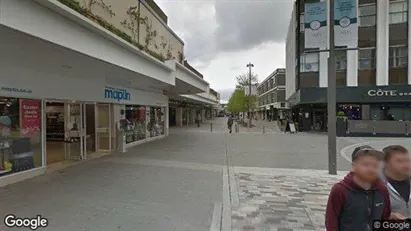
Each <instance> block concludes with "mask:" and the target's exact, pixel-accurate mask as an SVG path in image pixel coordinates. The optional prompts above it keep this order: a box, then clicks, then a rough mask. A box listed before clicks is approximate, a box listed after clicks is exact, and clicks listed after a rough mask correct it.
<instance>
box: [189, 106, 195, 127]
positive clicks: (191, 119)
mask: <svg viewBox="0 0 411 231" xmlns="http://www.w3.org/2000/svg"><path fill="white" fill-rule="evenodd" d="M195 118H196V110H195V109H194V108H190V124H194V123H195Z"/></svg>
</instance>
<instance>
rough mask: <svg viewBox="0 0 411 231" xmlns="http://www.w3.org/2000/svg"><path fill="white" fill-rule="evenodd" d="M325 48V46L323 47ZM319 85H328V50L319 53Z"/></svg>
mask: <svg viewBox="0 0 411 231" xmlns="http://www.w3.org/2000/svg"><path fill="white" fill-rule="evenodd" d="M322 49H324V48H322ZM318 59H319V60H318V61H319V78H320V79H319V85H320V86H319V87H327V86H328V52H321V53H319V57H318Z"/></svg>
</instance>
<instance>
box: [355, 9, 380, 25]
mask: <svg viewBox="0 0 411 231" xmlns="http://www.w3.org/2000/svg"><path fill="white" fill-rule="evenodd" d="M358 9H359V20H360V21H359V26H360V27H361V26H374V25H375V24H376V21H377V17H376V6H375V4H367V5H362V6H359V7H358Z"/></svg>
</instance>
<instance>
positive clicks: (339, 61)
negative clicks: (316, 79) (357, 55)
mask: <svg viewBox="0 0 411 231" xmlns="http://www.w3.org/2000/svg"><path fill="white" fill-rule="evenodd" d="M335 68H336V70H337V71H339V70H346V69H347V52H346V51H336V52H335Z"/></svg>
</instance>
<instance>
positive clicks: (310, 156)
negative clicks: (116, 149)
mask: <svg viewBox="0 0 411 231" xmlns="http://www.w3.org/2000/svg"><path fill="white" fill-rule="evenodd" d="M211 123H212V124H213V132H211V130H210V124H211ZM365 140H366V141H369V140H367V139H365ZM357 142H364V140H362V139H357V138H355V139H354V138H352V139H351V138H350V139H339V140H338V148H339V150H341V149H342V148H344V147H346V146H349V145H353V144H355V143H357ZM227 157H228V159H226V158H227ZM226 163H229V164H230V165H232V166H236V167H234V169H237V170H236V171H231V170H230V171H229V172H230V173H231V174H232V173H234V175H230V176H229V179H226V180H225V181H226V182H227V181H228V182H230V183H231V184H234V183H235V182H237V184H234V185H230V191H231V192H234V191H236V192H238V195H237V196H238V198H239V200H238V201H239V202H238V205H239V207H238V208H234V209H233V212H234V213H233V219H234V222H233V227H234V228H236V229H237V228H238V229H239V230H252V229H253V227H252V226H251V225H252V224H257V226H255V227H254V229H257V230H258V228H267V227H269V228H273V230H275V229H274V228H278V230H286V229H284V228H285V227H283V229H280V228H279V227H277V226H278V221H281V219H282V218H281V216H283V215H284V214H287V215H288V216H289V217H293V216H295V217H296V219H294V220H295V221H297V223H300V222H302V223H303V224H306V226H304V227H300V226H299V227H298V228H299V229H300V230H303V229H305V228H308V230H309V229H310V228H312V227H315V224H316V223H311V225H312V226H310V227H308V226H309V224H310V223H308V221H307V220H306V217H304V216H302V217H300V216H299V214H300V213H298V211H297V212H295V211H288V210H286V211H282V210H281V208H284V204H281V203H285V205H288V206H287V207H289V208H294V207H295V208H298V209H301V208H302V207H303V208H304V209H305V210H306V211H308V212H309V210H310V209H311V211H314V215H313V217H317V216H320V215H315V214H317V213H315V212H316V211H317V210H318V211H322V210H323V207H318V208H317V207H315V206H312V205H311V204H310V203H314V202H319V201H317V199H318V200H320V199H321V200H323V199H325V197H324V193H323V192H322V193H321V195H320V197H321V198H320V199H319V198H316V197H314V196H313V195H314V194H315V190H317V189H324V190H325V191H326V190H327V188H329V185H330V183H331V182H333V181H334V180H331V181H329V180H327V179H328V178H327V179H325V180H323V179H322V176H323V175H326V174H325V173H324V174H317V175H316V176H315V177H311V178H304V177H309V176H308V175H307V176H304V177H302V178H299V177H296V176H294V175H292V174H288V173H287V171H282V170H281V171H279V169H278V168H287V169H289V168H294V169H295V170H292V171H297V170H296V169H327V138H326V136H324V135H320V134H305V133H298V134H284V133H279V132H272V133H268V134H262V133H258V132H254V131H249V132H245V131H243V132H240V133H238V134H228V131H227V128H226V118H221V119H216V120H214V121H212V122H210V121H209V122H206V123H203V124H202V125H201V126H200V127H199V128H198V127H195V126H189V127H183V128H173V129H171V132H170V137H168V138H166V139H162V140H158V141H155V142H151V143H147V144H144V145H141V146H138V147H136V148H133V149H131V150H130V151H129V152H128V153H125V154H112V155H108V156H105V157H102V158H100V159H97V160H93V161H89V162H86V163H83V164H79V165H75V166H73V167H71V168H67V169H64V170H63V171H59V172H54V173H50V174H46V175H43V176H40V177H36V178H33V179H30V180H27V181H24V182H20V183H17V184H14V185H10V186H7V187H4V188H0V217H4V216H5V215H6V214H8V213H14V214H16V215H17V216H19V217H33V216H35V215H37V214H40V215H42V216H44V217H46V218H48V219H49V221H50V226H49V227H48V228H47V229H43V230H52V231H54V230H58V231H65V230H91V231H94V230H96V231H106V230H107V231H113V230H116V231H118V230H121V231H129V230H130V231H135V230H143V231H151V230H153V231H162V230H166V231H169V230H178V231H180V230H181V231H184V230H209V229H210V225H211V224H212V218H213V213H214V217H216V215H215V212H214V211H216V210H217V211H218V209H216V208H215V206H214V205H219V206H220V205H221V204H225V203H224V201H223V196H222V192H223V177H222V176H223V166H224V165H225V164H226ZM338 164H339V169H340V170H348V169H349V167H350V164H349V162H348V161H347V160H345V159H344V158H343V157H341V155H338ZM263 170H264V171H263ZM272 171H274V173H273V172H272ZM298 171H300V170H298ZM233 179H234V180H233ZM235 179H237V180H235ZM295 182H296V184H293V183H295ZM307 182H309V183H307ZM290 184H291V185H294V186H290ZM224 188H225V187H224ZM234 189H237V190H234ZM264 190H265V191H267V190H268V191H276V192H277V193H280V194H278V195H277V194H275V195H274V194H273V193H274V192H271V196H270V195H269V193H268V191H267V193H265V192H264ZM260 194H261V195H260ZM275 196H277V197H278V199H279V200H280V201H279V202H278V203H280V202H281V203H280V204H277V202H275V201H274V202H275V203H274V202H273V203H271V202H270V201H272V200H273V198H272V197H275ZM321 203H323V202H321ZM276 205H278V206H279V207H278V209H277V210H275V209H274V210H272V208H271V207H270V206H276ZM291 205H292V206H291ZM256 206H257V207H256ZM281 206H282V207H281ZM251 207H252V208H253V211H251V212H250V213H249V212H248V210H247V208H250V209H251ZM255 208H257V210H255ZM298 209H297V210H298ZM236 211H237V212H236ZM267 212H268V213H270V214H271V215H272V216H271V215H269V214H268V215H267V214H266V213H267ZM319 214H320V213H319ZM260 215H261V216H260ZM300 215H301V214H300ZM241 216H245V217H246V219H245V218H244V219H243V220H241ZM217 217H218V216H217ZM237 218H238V219H237ZM235 219H237V220H235ZM303 221H304V222H303ZM276 222H277V223H276ZM289 222H291V223H292V222H293V220H292V219H291V220H290V221H289ZM306 222H307V223H306ZM319 222H321V221H319ZM291 223H290V224H291ZM215 224H216V223H214V225H215ZM267 224H270V225H271V226H266V225H267ZM2 225H3V224H2V223H0V230H7V229H6V227H4V226H2ZM276 225H277V226H276ZM287 227H288V226H287ZM294 228H295V227H294ZM14 230H19V229H14ZM265 230H270V229H265Z"/></svg>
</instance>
